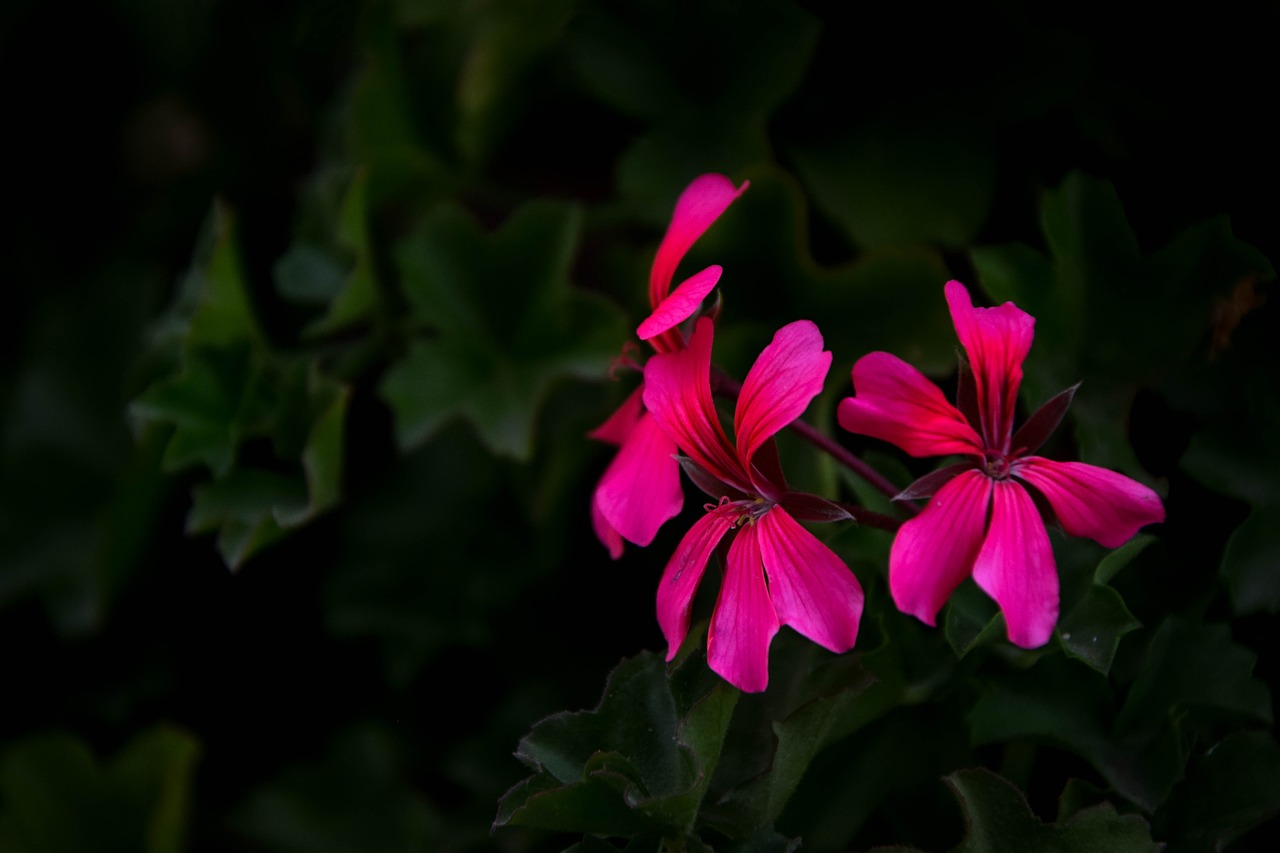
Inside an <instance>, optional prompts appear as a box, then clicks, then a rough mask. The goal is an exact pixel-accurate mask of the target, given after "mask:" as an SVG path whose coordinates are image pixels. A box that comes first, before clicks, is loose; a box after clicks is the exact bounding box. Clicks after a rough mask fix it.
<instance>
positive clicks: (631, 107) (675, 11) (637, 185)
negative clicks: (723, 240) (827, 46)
mask: <svg viewBox="0 0 1280 853" xmlns="http://www.w3.org/2000/svg"><path fill="white" fill-rule="evenodd" d="M673 22H679V23H678V25H675V26H673ZM818 31H819V23H818V21H817V20H816V19H815V18H814V17H812V16H811V15H810V14H809V13H808V12H806V11H804V10H802V9H800V8H798V7H795V6H790V5H784V4H778V3H770V2H761V0H749V2H746V3H742V2H728V0H711V2H705V3H695V4H687V3H678V2H673V0H661V2H658V3H637V2H630V3H626V4H596V5H592V6H589V7H588V8H586V9H584V10H583V12H582V13H581V14H580V15H579V16H577V18H575V20H574V21H573V23H572V25H571V26H570V28H569V33H568V47H569V55H570V57H571V61H572V62H573V64H574V66H575V69H576V71H577V72H578V78H579V80H580V83H581V85H582V86H583V87H585V88H586V89H588V90H589V91H590V92H592V93H593V94H595V96H596V97H598V98H599V99H601V100H602V101H604V102H605V103H607V104H608V105H610V106H612V107H614V108H615V109H617V110H619V111H620V112H623V113H624V114H627V115H631V116H635V117H640V118H644V119H647V120H648V122H649V127H650V128H651V129H650V130H649V132H648V133H646V134H645V135H644V136H643V137H642V138H641V139H639V140H638V141H637V142H636V143H635V144H634V145H632V146H631V148H630V149H628V150H627V151H626V152H624V153H623V155H622V156H621V158H620V159H619V161H618V166H617V174H618V185H619V188H620V190H621V192H622V195H623V196H624V197H625V198H627V199H628V201H630V202H631V203H632V204H634V205H636V206H637V207H639V208H640V209H641V210H642V212H643V213H644V215H645V216H646V217H648V218H649V219H650V220H652V221H654V222H661V221H664V220H665V219H666V218H667V217H668V216H669V215H670V210H671V203H672V200H673V199H675V198H676V197H677V196H678V195H679V193H680V191H681V190H683V189H684V187H685V186H686V185H687V184H688V182H689V181H690V180H691V179H693V178H694V177H695V176H697V175H699V174H701V173H704V172H721V173H726V174H736V173H737V172H739V171H740V170H741V169H743V168H744V167H746V166H748V165H751V164H753V163H757V162H761V161H768V160H769V159H770V152H769V145H768V137H767V135H766V125H767V122H768V120H769V119H770V118H771V116H772V114H773V112H774V111H775V110H776V109H777V108H778V106H779V105H780V104H781V103H782V102H783V100H784V99H785V98H786V96H787V95H789V94H790V93H791V92H792V90H793V89H794V88H795V87H796V86H797V85H798V84H799V83H800V81H801V79H802V76H803V74H804V71H805V69H806V68H807V66H808V63H809V56H810V54H811V52H812V50H813V47H814V44H815V43H816V41H817V36H818ZM712 33H713V34H714V35H709V34H712Z"/></svg>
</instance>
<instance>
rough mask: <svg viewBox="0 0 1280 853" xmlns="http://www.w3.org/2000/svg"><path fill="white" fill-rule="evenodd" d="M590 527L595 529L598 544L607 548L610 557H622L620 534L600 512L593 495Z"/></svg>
mask: <svg viewBox="0 0 1280 853" xmlns="http://www.w3.org/2000/svg"><path fill="white" fill-rule="evenodd" d="M591 527H592V528H593V529H594V530H595V532H596V538H597V539H599V540H600V544H601V545H603V546H604V547H606V548H608V549H609V556H610V557H612V558H613V559H615V560H617V559H619V558H620V557H622V548H623V544H622V536H621V535H620V534H619V533H618V531H616V530H614V529H613V526H612V525H611V524H609V520H608V519H606V518H605V517H604V513H602V512H600V506H599V504H597V503H596V499H595V496H594V495H592V497H591Z"/></svg>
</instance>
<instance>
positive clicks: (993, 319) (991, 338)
mask: <svg viewBox="0 0 1280 853" xmlns="http://www.w3.org/2000/svg"><path fill="white" fill-rule="evenodd" d="M946 295H947V304H948V305H950V306H951V322H952V323H954V324H955V327H956V335H957V336H958V337H959V338H960V343H961V345H963V346H964V349H965V352H967V353H968V354H969V364H970V366H971V367H972V368H973V376H974V379H975V380H976V386H977V387H976V389H975V390H976V391H977V396H978V412H979V416H980V417H981V419H982V435H983V438H984V439H986V444H987V446H988V447H989V448H991V449H993V450H999V451H1001V452H1003V453H1008V452H1009V451H1010V450H1011V449H1012V448H1010V447H1009V438H1010V436H1011V435H1012V434H1013V414H1014V409H1015V408H1016V407H1017V404H1018V386H1020V385H1021V384H1022V362H1023V361H1024V360H1025V359H1026V357H1027V352H1028V351H1029V350H1030V349H1031V340H1032V338H1033V337H1034V336H1035V328H1036V318H1035V317H1032V316H1031V315H1030V314H1028V313H1027V312H1025V311H1023V310H1022V309H1021V308H1019V307H1018V306H1017V305H1014V304H1013V303H1012V302H1006V303H1005V304H1003V305H1000V306H998V307H996V308H974V307H973V301H972V300H971V299H970V298H969V291H967V290H965V287H964V285H963V284H961V283H960V282H958V281H949V282H947V286H946Z"/></svg>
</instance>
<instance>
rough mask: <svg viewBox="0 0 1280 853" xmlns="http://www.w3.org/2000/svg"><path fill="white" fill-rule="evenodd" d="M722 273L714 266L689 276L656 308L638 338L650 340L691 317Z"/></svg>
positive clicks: (642, 327)
mask: <svg viewBox="0 0 1280 853" xmlns="http://www.w3.org/2000/svg"><path fill="white" fill-rule="evenodd" d="M723 271H724V270H723V268H722V267H720V266H717V265H712V266H709V267H707V268H706V269H705V270H703V271H702V272H699V273H694V274H693V275H691V276H689V277H688V278H687V279H685V280H684V281H683V282H681V284H680V286H679V287H677V288H676V289H675V290H674V291H672V292H671V295H670V296H668V297H666V298H665V299H663V300H662V302H661V303H660V304H659V305H658V306H657V307H656V308H654V310H653V313H652V314H650V315H649V316H648V317H647V318H646V319H645V321H644V322H643V323H641V324H640V327H639V328H637V329H636V335H637V336H639V338H640V340H642V341H647V340H649V339H650V338H653V337H656V336H658V335H660V334H662V333H663V332H665V331H667V330H668V329H670V328H672V327H674V326H678V325H680V324H681V323H683V322H684V321H685V320H687V319H689V318H690V317H692V316H693V312H694V311H697V310H698V308H699V307H700V306H701V305H702V300H703V299H705V298H706V296H707V294H708V293H710V292H711V290H712V288H714V287H715V286H716V284H717V283H718V282H719V281H720V273H721V272H723Z"/></svg>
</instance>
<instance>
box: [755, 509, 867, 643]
mask: <svg viewBox="0 0 1280 853" xmlns="http://www.w3.org/2000/svg"><path fill="white" fill-rule="evenodd" d="M755 526H756V528H757V529H758V535H759V540H760V554H761V556H762V557H763V558H764V568H765V572H766V573H767V574H768V577H769V597H770V598H771V599H772V600H773V607H774V610H775V611H776V612H777V614H778V619H779V620H781V622H782V624H783V625H790V626H791V627H792V628H794V629H795V630H796V631H798V632H799V633H801V634H803V635H804V636H806V637H808V638H809V639H810V640H813V641H814V642H815V643H817V644H818V645H820V646H822V647H824V648H827V649H830V650H831V651H833V652H837V653H838V652H847V651H848V650H849V649H851V648H853V644H854V641H855V640H857V638H858V621H859V620H860V619H861V618H862V601H863V596H862V587H861V585H859V583H858V579H857V578H855V577H854V576H853V572H851V571H850V570H849V567H848V566H846V565H845V564H844V562H843V561H842V560H841V559H840V558H839V557H837V556H836V555H835V554H834V553H832V551H831V549H830V548H828V547H827V546H826V545H823V544H822V543H821V542H819V541H818V538H817V537H816V536H814V535H813V534H812V533H810V532H809V531H808V530H805V529H804V528H803V527H801V526H800V524H799V522H797V521H796V520H795V519H794V518H792V517H791V516H790V515H789V514H788V513H787V512H786V511H785V510H784V509H783V508H782V507H780V506H775V507H774V508H773V509H771V510H769V512H767V513H765V514H764V515H763V516H761V518H760V520H759V521H757V522H756V524H755Z"/></svg>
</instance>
